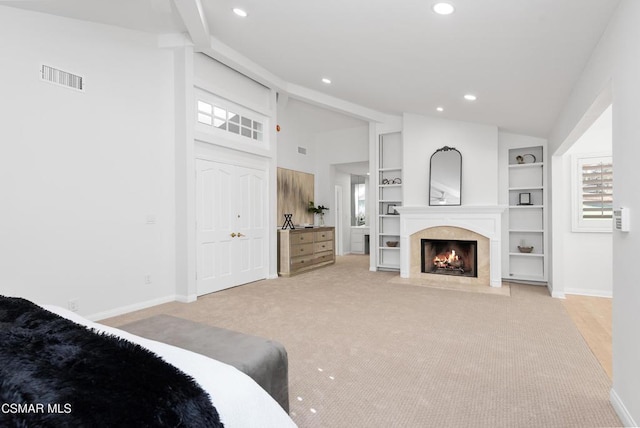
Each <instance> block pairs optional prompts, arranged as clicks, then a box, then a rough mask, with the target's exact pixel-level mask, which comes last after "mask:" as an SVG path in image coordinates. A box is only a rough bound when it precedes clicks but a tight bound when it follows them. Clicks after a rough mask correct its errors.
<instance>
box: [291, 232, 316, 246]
mask: <svg viewBox="0 0 640 428" xmlns="http://www.w3.org/2000/svg"><path fill="white" fill-rule="evenodd" d="M309 242H313V232H303V233H292V234H291V245H295V244H306V243H309Z"/></svg>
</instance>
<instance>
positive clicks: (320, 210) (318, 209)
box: [307, 201, 329, 226]
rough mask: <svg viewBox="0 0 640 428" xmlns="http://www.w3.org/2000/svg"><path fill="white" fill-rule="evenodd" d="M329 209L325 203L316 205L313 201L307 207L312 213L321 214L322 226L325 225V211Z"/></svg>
mask: <svg viewBox="0 0 640 428" xmlns="http://www.w3.org/2000/svg"><path fill="white" fill-rule="evenodd" d="M328 209H329V208H327V207H325V206H324V205H318V206H317V207H316V206H315V205H314V203H313V201H309V207H308V208H307V211H308V212H310V213H314V214H318V215H319V216H320V222H319V224H320V226H324V211H325V210H328Z"/></svg>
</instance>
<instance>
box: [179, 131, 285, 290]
mask: <svg viewBox="0 0 640 428" xmlns="http://www.w3.org/2000/svg"><path fill="white" fill-rule="evenodd" d="M195 159H202V160H206V161H211V162H217V163H224V164H228V165H233V166H239V167H243V168H251V169H258V170H261V171H264V173H265V177H267V182H266V189H265V198H264V199H263V204H264V207H263V212H264V215H265V217H267V221H266V230H265V239H264V248H263V254H264V258H265V260H264V262H265V264H266V266H267V268H266V272H265V278H268V277H269V254H270V252H269V250H270V245H269V243H270V241H271V235H272V234H273V233H275V232H274V230H272V229H273V228H272V227H270V223H269V220H268V218H269V213H270V212H271V200H270V198H269V197H268V195H269V192H270V189H269V187H270V184H269V179H268V177H270V171H271V167H270V159H269V158H265V157H262V156H258V155H254V154H251V153H247V152H239V151H236V150H231V149H228V148H226V147H223V146H218V145H215V144H210V143H206V142H203V141H199V140H196V141H195V149H194V163H193V165H194V171H193V173H194V176H195V172H196V171H195V163H196V162H195ZM194 193H195V180H194ZM194 199H195V197H194ZM194 206H195V200H194ZM195 214H196V213H195V210H194V218H193V219H192V221H193V223H192V224H193V229H194V239H193V240H192V241H191V242H190V244H189V245H190V247H191V248H192V249H193V251H194V256H195V255H196V254H197V245H198V243H197V239H195V234H196V233H197V230H196V227H197V226H196V218H195ZM195 262H196V260H195V257H194V265H193V268H194V276H195V275H196V274H197V265H196V263H195ZM194 288H195V290H194V291H195V293H196V294H197V280H196V281H195V284H194Z"/></svg>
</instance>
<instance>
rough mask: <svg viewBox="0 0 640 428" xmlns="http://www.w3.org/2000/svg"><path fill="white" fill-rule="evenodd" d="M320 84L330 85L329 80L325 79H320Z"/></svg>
mask: <svg viewBox="0 0 640 428" xmlns="http://www.w3.org/2000/svg"><path fill="white" fill-rule="evenodd" d="M322 83H324V84H326V85H330V84H331V79H327V78H326V77H323V78H322Z"/></svg>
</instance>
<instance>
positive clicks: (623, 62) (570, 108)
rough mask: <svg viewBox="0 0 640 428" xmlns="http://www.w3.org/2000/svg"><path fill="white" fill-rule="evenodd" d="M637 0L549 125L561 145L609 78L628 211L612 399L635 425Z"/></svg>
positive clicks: (618, 172) (617, 278) (639, 395)
mask: <svg viewBox="0 0 640 428" xmlns="http://www.w3.org/2000/svg"><path fill="white" fill-rule="evenodd" d="M638 22H640V2H637V1H635V0H622V1H621V2H620V5H619V7H618V10H617V11H616V13H615V15H614V16H613V18H612V20H611V22H610V24H609V27H608V29H607V31H606V32H605V34H604V35H603V38H602V40H601V41H600V43H599V45H598V47H597V48H596V49H595V51H594V53H593V54H592V56H591V59H590V61H589V63H588V64H587V66H586V67H585V69H584V72H583V73H582V75H581V77H580V80H579V81H578V83H577V84H576V86H575V88H574V91H573V93H572V94H571V97H570V99H569V100H568V102H567V104H566V106H565V108H564V110H563V112H562V115H561V116H560V117H559V120H558V122H557V123H556V125H555V126H554V130H553V133H552V134H551V139H550V145H551V147H552V148H553V149H557V148H561V146H562V145H563V144H564V143H565V141H566V140H567V139H568V138H569V137H571V135H570V133H571V131H572V129H573V128H574V127H575V126H576V124H578V122H579V121H580V120H581V118H582V116H583V115H584V114H585V113H586V112H587V111H588V110H589V108H590V106H591V105H592V104H593V103H594V102H595V101H596V99H597V97H598V95H599V94H600V93H602V91H603V90H604V89H605V88H606V86H607V85H608V82H609V81H611V87H612V88H613V162H614V165H615V174H614V185H615V192H614V205H615V206H624V207H626V208H629V209H630V214H631V232H629V233H622V232H614V233H613V388H612V392H611V398H612V403H613V405H614V408H615V409H616V411H617V412H618V415H619V416H620V417H621V419H622V420H623V422H624V423H625V425H627V426H633V425H638V423H640V365H639V364H638V361H640V340H638V330H637V326H638V308H639V307H640V287H638V284H637V268H636V266H635V265H634V263H629V262H628V260H629V257H628V255H629V254H638V253H640V236H638V230H639V227H640V226H638V225H640V193H639V192H638V191H637V183H638V181H639V180H640V172H639V171H638V167H637V159H640V145H639V144H637V142H638V141H640V122H639V121H638V112H639V111H640V82H639V81H638V76H639V75H640V56H638V55H637V52H638V51H640V26H638Z"/></svg>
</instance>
